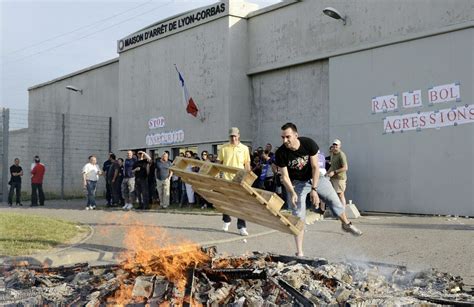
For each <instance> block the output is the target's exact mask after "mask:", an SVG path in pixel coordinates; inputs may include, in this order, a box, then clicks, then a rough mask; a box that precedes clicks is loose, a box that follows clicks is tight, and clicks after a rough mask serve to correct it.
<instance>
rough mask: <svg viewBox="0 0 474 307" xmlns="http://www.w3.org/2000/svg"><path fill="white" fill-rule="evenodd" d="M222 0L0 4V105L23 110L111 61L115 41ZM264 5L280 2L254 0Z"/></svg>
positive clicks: (19, 0) (22, 0)
mask: <svg viewBox="0 0 474 307" xmlns="http://www.w3.org/2000/svg"><path fill="white" fill-rule="evenodd" d="M215 2H218V0H172V1H170V0H133V1H126V0H122V1H120V0H99V1H85V0H56V1H41V0H35V1H31V0H30V1H26V0H0V20H1V24H0V33H1V34H0V47H1V48H0V50H1V59H0V68H1V81H0V107H7V108H11V109H21V110H25V109H27V108H28V91H27V89H28V88H29V87H31V86H33V85H37V84H40V83H43V82H46V81H50V80H52V79H55V78H58V77H61V76H63V75H66V74H69V73H72V72H74V71H77V70H80V69H83V68H86V67H89V66H92V65H94V64H97V63H100V62H103V61H106V60H109V59H113V58H115V57H117V56H118V54H117V52H116V49H117V47H116V43H117V40H118V39H120V38H123V37H124V36H126V35H128V34H131V33H133V32H135V31H137V30H139V29H141V28H143V27H146V26H148V25H150V24H152V23H155V22H157V21H159V20H161V19H164V18H166V17H169V16H172V15H175V14H179V13H183V12H185V11H187V10H191V9H194V8H198V7H201V6H205V5H209V4H212V3H215ZM249 2H253V3H257V4H259V5H260V6H261V7H264V6H267V5H270V4H273V3H277V2H280V1H278V0H250V1H249Z"/></svg>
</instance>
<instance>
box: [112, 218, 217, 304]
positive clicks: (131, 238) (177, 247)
mask: <svg viewBox="0 0 474 307" xmlns="http://www.w3.org/2000/svg"><path fill="white" fill-rule="evenodd" d="M133 224H134V225H137V226H134V227H130V230H129V231H128V232H127V233H126V234H125V238H124V243H125V246H126V247H127V249H128V250H129V251H128V252H126V253H124V254H122V255H121V256H120V258H121V259H122V260H123V261H122V267H123V269H124V270H125V273H124V275H123V276H122V278H121V280H120V288H119V290H117V291H116V292H115V295H114V297H113V298H112V300H113V301H114V303H116V304H119V305H125V304H127V303H129V302H130V301H131V298H132V290H133V285H127V284H125V283H124V282H123V281H124V280H125V279H126V278H127V276H128V275H133V276H138V275H158V276H164V277H166V278H167V279H168V280H169V281H171V282H173V283H174V284H175V286H176V287H177V288H178V289H179V290H180V291H184V287H185V285H186V271H187V269H189V268H190V267H192V266H195V265H199V264H200V263H205V262H209V261H210V259H209V256H208V255H207V254H206V253H204V252H203V251H202V250H201V249H200V247H199V246H198V245H197V244H195V243H193V242H191V241H188V240H185V239H180V240H177V239H176V238H171V237H170V236H169V235H168V233H167V232H166V231H165V230H163V229H161V228H157V227H153V228H150V227H147V226H145V225H139V223H133Z"/></svg>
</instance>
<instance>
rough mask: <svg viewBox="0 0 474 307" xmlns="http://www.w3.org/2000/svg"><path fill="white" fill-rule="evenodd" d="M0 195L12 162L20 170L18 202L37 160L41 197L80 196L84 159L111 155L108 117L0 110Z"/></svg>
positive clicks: (26, 192)
mask: <svg viewBox="0 0 474 307" xmlns="http://www.w3.org/2000/svg"><path fill="white" fill-rule="evenodd" d="M0 112H1V116H0V129H1V130H0V164H1V165H0V180H1V182H0V196H1V199H2V201H3V202H5V201H6V200H7V195H8V189H9V186H8V180H9V179H10V171H9V168H10V166H11V165H12V164H13V161H14V159H15V158H19V159H20V166H21V167H22V168H23V172H24V175H23V179H22V191H23V193H22V194H24V197H23V199H28V195H30V190H31V186H30V170H31V166H32V163H33V157H34V156H35V155H38V156H39V157H40V159H41V163H43V164H44V165H45V167H46V174H45V177H44V183H43V188H44V191H45V194H46V196H47V198H69V197H74V196H80V195H83V188H82V176H81V170H82V167H83V166H84V164H85V163H87V157H88V156H90V155H92V154H93V155H96V156H97V158H98V161H99V162H103V161H104V160H105V159H107V158H108V152H109V151H110V150H111V121H112V120H111V118H110V117H101V116H90V115H78V114H67V113H54V112H39V111H34V112H33V111H30V112H29V111H27V110H16V109H5V108H2V109H0Z"/></svg>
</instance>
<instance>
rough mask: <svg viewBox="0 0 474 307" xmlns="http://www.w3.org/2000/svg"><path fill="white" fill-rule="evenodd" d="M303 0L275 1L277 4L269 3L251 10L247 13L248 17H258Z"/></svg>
mask: <svg viewBox="0 0 474 307" xmlns="http://www.w3.org/2000/svg"><path fill="white" fill-rule="evenodd" d="M301 1H302V0H284V1H282V2H279V3H275V4H272V5H269V6H265V7H262V8H261V9H258V10H256V11H253V12H250V13H248V14H247V18H248V19H250V18H252V17H256V16H259V15H263V14H266V13H270V12H272V11H276V10H279V9H281V8H284V7H285V6H288V5H292V4H295V3H298V2H301Z"/></svg>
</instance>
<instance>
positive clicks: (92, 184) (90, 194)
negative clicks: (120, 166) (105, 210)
mask: <svg viewBox="0 0 474 307" xmlns="http://www.w3.org/2000/svg"><path fill="white" fill-rule="evenodd" d="M86 188H87V205H88V206H93V207H95V191H96V188H97V181H92V180H86Z"/></svg>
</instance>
